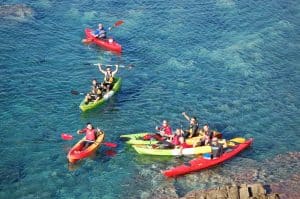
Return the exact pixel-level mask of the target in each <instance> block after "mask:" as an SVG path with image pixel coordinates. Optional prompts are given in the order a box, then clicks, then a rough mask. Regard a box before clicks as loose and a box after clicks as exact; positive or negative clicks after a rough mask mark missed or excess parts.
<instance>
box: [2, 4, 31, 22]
mask: <svg viewBox="0 0 300 199" xmlns="http://www.w3.org/2000/svg"><path fill="white" fill-rule="evenodd" d="M33 13H34V12H33V10H32V9H31V8H30V7H28V6H26V5H24V4H15V5H1V6H0V18H3V19H11V20H17V21H23V20H26V19H29V18H32V17H33Z"/></svg>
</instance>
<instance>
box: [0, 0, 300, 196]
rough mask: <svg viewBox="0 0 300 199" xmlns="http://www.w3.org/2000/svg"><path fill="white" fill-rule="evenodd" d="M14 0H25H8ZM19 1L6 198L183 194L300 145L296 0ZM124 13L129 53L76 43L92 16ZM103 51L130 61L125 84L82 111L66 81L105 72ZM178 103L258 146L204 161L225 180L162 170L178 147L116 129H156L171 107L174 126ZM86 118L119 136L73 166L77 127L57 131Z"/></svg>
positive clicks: (5, 111) (10, 76) (2, 173)
mask: <svg viewBox="0 0 300 199" xmlns="http://www.w3.org/2000/svg"><path fill="white" fill-rule="evenodd" d="M13 3H19V1H5V4H13ZM22 3H26V5H27V6H29V7H31V8H32V9H33V10H34V16H33V17H32V18H29V19H26V20H21V21H18V20H16V19H14V20H7V19H1V22H0V30H1V31H0V43H1V44H0V52H1V56H0V85H1V87H0V96H1V97H0V102H1V103H0V109H1V113H0V121H1V133H0V136H1V137H0V138H1V139H0V140H1V145H0V155H1V157H2V159H1V163H0V190H1V192H0V198H79V197H81V198H99V197H100V198H147V197H150V198H151V195H150V192H154V191H155V190H156V189H158V188H159V187H164V186H171V187H175V189H176V191H177V193H178V194H180V195H182V194H184V193H186V192H187V191H189V190H192V189H194V188H206V187H212V186H215V185H217V184H225V183H227V181H226V179H227V178H226V177H228V176H227V175H229V174H227V172H224V170H225V171H230V170H231V169H232V168H237V167H238V168H243V167H251V166H249V165H247V166H246V163H247V162H249V161H251V162H255V164H252V165H253V166H252V167H253V168H255V167H259V165H260V164H261V162H263V161H265V160H272V158H273V157H275V156H276V155H278V154H284V153H286V152H289V151H300V139H299V129H300V128H299V127H300V120H299V118H300V117H299V116H300V110H299V97H300V96H299V90H300V69H299V64H300V53H299V52H300V41H299V40H300V37H299V35H300V29H299V27H300V26H299V25H300V24H299V22H300V14H299V13H300V12H299V10H300V4H299V2H297V1H290V0H288V1H281V0H276V1H272V2H266V1H250V2H249V1H233V0H216V1H197V0H192V1H189V2H184V1H179V0H174V1H131V0H130V1H108V0H104V1H101V2H98V1H92V0H87V1H72V2H69V3H67V2H65V1H47V0H42V1H22ZM120 19H122V20H124V22H125V23H124V24H123V25H122V26H120V27H118V28H116V29H114V30H113V32H112V34H113V35H114V37H115V38H116V39H117V41H118V42H119V43H121V44H122V46H123V49H124V52H123V53H122V55H119V56H118V55H114V54H112V53H109V52H106V51H103V50H101V49H99V48H97V47H96V46H93V45H90V46H86V45H83V44H82V43H81V39H82V38H83V37H84V31H83V30H84V28H85V27H93V28H94V27H95V26H96V24H97V23H99V22H102V23H104V24H105V25H106V26H109V25H111V24H113V23H114V22H116V21H118V20H120ZM97 62H101V63H106V64H115V63H119V64H125V65H126V64H133V65H134V68H132V69H131V70H127V69H122V70H120V72H119V76H121V77H123V85H122V89H121V91H120V93H119V94H118V95H117V96H116V97H114V98H113V99H112V100H111V101H110V102H109V103H107V104H106V106H104V107H103V108H99V109H96V110H94V111H91V112H88V113H81V112H80V110H79V107H78V106H79V103H80V101H81V100H82V97H83V96H74V95H72V94H71V93H70V91H71V90H77V91H79V92H85V91H86V90H87V89H89V86H90V82H91V79H93V78H95V77H97V78H99V79H100V78H102V76H101V74H100V73H99V71H98V70H97V68H95V67H94V66H92V65H90V63H97ZM183 111H186V112H187V113H189V114H191V115H195V116H197V117H198V118H199V120H200V123H201V124H204V123H206V122H209V123H210V125H211V126H212V127H213V128H216V129H217V130H219V131H222V132H223V133H224V136H225V137H228V138H230V137H234V136H245V137H254V139H255V143H254V145H253V147H252V149H250V150H247V151H245V152H244V153H243V154H241V155H240V156H239V157H237V158H235V159H234V160H233V161H230V162H228V163H226V164H225V165H224V166H222V167H218V168H216V169H214V170H211V171H206V174H208V175H209V176H211V178H214V177H216V176H220V175H222V176H223V177H224V178H225V180H224V181H219V182H215V183H212V182H211V179H210V178H208V179H206V178H200V180H192V179H193V176H197V175H198V176H199V175H200V177H201V174H194V175H189V176H186V177H182V178H178V179H177V180H176V181H174V180H166V179H165V178H164V177H163V176H162V175H161V174H160V173H159V170H162V169H166V168H169V167H171V166H173V165H177V164H180V163H182V161H183V160H182V159H178V158H157V157H149V156H140V155H137V154H136V153H135V152H134V151H133V150H132V149H131V148H130V147H129V146H126V145H125V144H123V143H122V141H120V140H119V139H118V137H119V136H120V135H121V134H128V133H135V132H140V131H145V130H147V131H152V130H154V127H155V126H156V125H158V124H159V122H160V121H161V120H162V119H165V118H166V119H168V120H170V122H171V125H172V127H173V128H176V127H179V126H180V124H185V122H186V121H184V118H183V117H182V116H181V112H183ZM86 122H92V123H93V124H94V125H95V126H98V127H100V128H102V129H103V130H104V131H105V132H106V141H111V142H116V143H118V145H119V146H118V148H117V149H116V150H115V152H116V155H115V156H113V157H111V156H108V155H106V153H107V152H109V151H108V150H110V149H109V148H105V147H103V148H101V150H99V151H98V153H97V154H96V156H95V157H93V158H92V159H87V160H86V161H83V162H81V163H80V164H78V165H76V166H74V167H69V165H68V163H67V159H66V153H67V151H68V149H70V147H71V146H72V145H73V144H74V143H75V142H76V140H78V139H79V138H80V136H75V137H76V139H74V140H73V141H63V140H62V139H61V138H60V134H61V133H62V132H68V133H70V134H73V135H75V131H76V130H77V129H79V128H82V127H83V126H84V124H85V123H86ZM188 159H189V158H184V160H188ZM236 165H238V166H236ZM261 166H262V167H263V164H262V165H261ZM222 169H224V170H223V171H222ZM265 169H268V168H265ZM294 169H295V170H297V168H294ZM298 169H300V168H298ZM204 173H205V172H204ZM281 177H282V176H278V177H277V179H276V178H275V179H272V180H275V181H276V180H279V178H281ZM201 179H202V180H201ZM267 180H268V179H266V181H267Z"/></svg>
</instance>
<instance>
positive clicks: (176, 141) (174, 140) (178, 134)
mask: <svg viewBox="0 0 300 199" xmlns="http://www.w3.org/2000/svg"><path fill="white" fill-rule="evenodd" d="M182 134H183V130H181V129H176V131H175V135H173V136H172V137H171V139H172V140H170V142H171V144H173V145H174V147H175V146H178V145H180V142H179V138H180V137H182Z"/></svg>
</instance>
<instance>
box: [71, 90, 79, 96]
mask: <svg viewBox="0 0 300 199" xmlns="http://www.w3.org/2000/svg"><path fill="white" fill-rule="evenodd" d="M71 93H72V94H73V95H79V92H78V91H74V90H72V91H71Z"/></svg>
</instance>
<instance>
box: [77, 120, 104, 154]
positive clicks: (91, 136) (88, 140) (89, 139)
mask: <svg viewBox="0 0 300 199" xmlns="http://www.w3.org/2000/svg"><path fill="white" fill-rule="evenodd" d="M98 132H101V130H100V129H99V128H97V129H95V128H94V127H93V125H92V124H91V123H87V124H86V127H85V128H83V129H81V130H78V131H77V134H83V133H85V141H84V146H83V149H82V150H84V149H86V148H87V147H89V146H90V145H92V144H93V143H94V142H95V140H96V138H97V133H98Z"/></svg>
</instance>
